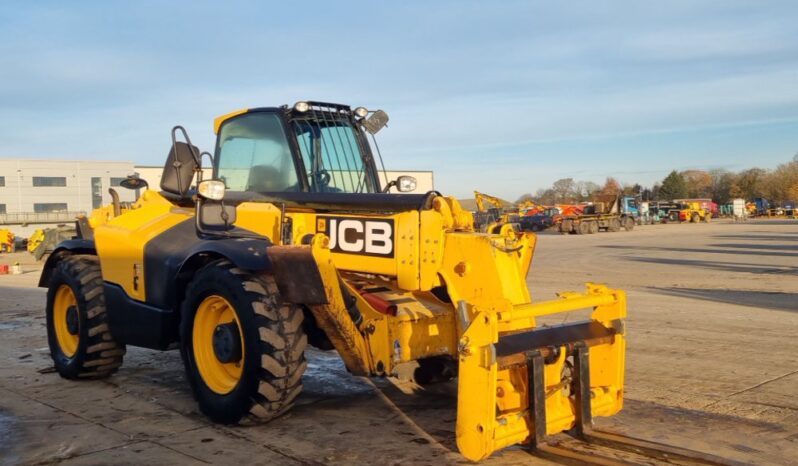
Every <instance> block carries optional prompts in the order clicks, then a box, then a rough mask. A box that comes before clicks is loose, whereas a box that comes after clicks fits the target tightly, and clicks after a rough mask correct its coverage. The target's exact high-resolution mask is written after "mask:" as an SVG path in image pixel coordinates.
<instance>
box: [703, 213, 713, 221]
mask: <svg viewBox="0 0 798 466" xmlns="http://www.w3.org/2000/svg"><path fill="white" fill-rule="evenodd" d="M711 221H712V214H707V215H706V216H705V217H704V222H706V223H710V222H711Z"/></svg>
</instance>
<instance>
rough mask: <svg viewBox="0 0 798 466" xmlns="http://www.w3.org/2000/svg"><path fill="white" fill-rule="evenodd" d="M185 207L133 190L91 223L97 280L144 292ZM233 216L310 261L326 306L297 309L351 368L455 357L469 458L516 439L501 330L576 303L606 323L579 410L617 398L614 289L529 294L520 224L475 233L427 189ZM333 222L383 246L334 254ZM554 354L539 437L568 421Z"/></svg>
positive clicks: (469, 221)
mask: <svg viewBox="0 0 798 466" xmlns="http://www.w3.org/2000/svg"><path fill="white" fill-rule="evenodd" d="M194 214H195V211H194V209H191V208H187V207H180V206H177V205H175V204H174V203H172V202H170V201H169V200H167V199H166V198H164V197H163V196H162V195H160V194H158V193H156V192H154V191H145V192H144V193H143V195H142V196H141V198H140V199H139V200H137V201H136V202H135V203H134V204H133V205H132V206H131V208H130V209H129V210H127V211H126V212H124V213H123V214H122V215H120V216H117V217H107V218H104V219H103V221H102V222H98V224H97V226H96V227H95V231H94V235H95V242H96V244H97V248H98V251H99V252H100V253H99V256H100V261H101V265H102V271H103V278H104V279H105V280H106V281H107V282H110V283H115V284H118V285H119V286H121V287H122V288H123V289H124V291H125V292H126V293H127V294H128V296H130V297H131V298H133V299H135V300H138V301H142V302H146V300H147V296H146V294H145V286H143V277H144V276H145V275H146V273H147V271H146V270H144V269H143V267H144V247H145V245H146V244H147V243H148V241H150V240H152V239H153V238H156V237H157V236H158V235H160V234H162V233H164V232H165V231H166V230H168V229H170V228H172V227H174V226H175V225H177V224H179V223H181V222H184V221H186V220H187V219H192V218H193V216H194ZM236 218H237V220H236V226H238V227H240V228H245V229H246V230H249V231H251V232H255V233H258V234H260V235H263V236H266V237H268V238H270V239H271V241H272V242H273V243H274V245H275V247H278V246H279V247H280V248H289V249H291V250H292V251H293V252H299V253H300V254H305V255H306V256H305V257H308V258H310V259H311V260H312V261H313V262H314V263H315V265H316V267H317V268H318V270H319V275H320V277H321V281H322V283H323V286H324V294H325V295H326V301H327V303H326V304H317V305H311V306H309V308H310V311H311V312H312V313H313V315H314V317H315V320H316V322H317V324H318V325H319V327H321V328H322V329H323V330H324V331H325V333H326V334H327V336H328V337H329V339H330V341H331V342H332V343H333V345H334V346H335V348H336V349H337V350H338V353H339V354H340V355H341V357H342V359H343V360H344V362H345V364H346V366H347V368H348V369H349V370H350V371H351V372H352V373H353V374H357V375H366V376H368V375H391V374H396V373H397V369H398V367H399V366H400V365H402V364H405V363H409V362H413V361H419V360H423V359H425V358H431V357H445V358H450V359H451V360H452V361H455V362H456V364H457V366H458V367H459V382H458V401H457V404H458V408H457V411H458V412H457V426H456V432H457V445H458V448H459V449H460V451H461V452H462V454H463V455H464V456H465V457H466V458H468V459H470V460H480V459H483V458H486V457H487V456H489V455H490V454H491V453H492V452H494V451H496V450H498V449H501V448H504V447H506V446H509V445H514V444H519V443H526V442H529V441H530V436H531V435H532V434H531V433H532V432H534V425H533V422H534V421H533V419H532V416H531V415H530V409H529V402H528V399H529V387H528V386H527V385H528V382H527V380H529V378H528V374H527V369H526V365H524V364H523V363H521V362H519V361H522V360H521V359H518V358H516V359H517V360H514V359H513V357H501V358H497V356H496V345H497V344H499V343H500V342H501V341H502V339H503V338H505V337H506V336H509V335H515V334H518V333H519V332H529V331H531V330H534V329H536V328H538V327H537V322H536V320H537V319H538V318H539V317H541V316H546V315H551V314H559V313H564V312H570V311H576V310H584V309H587V310H592V314H591V316H590V319H591V320H592V321H594V322H598V323H601V324H602V325H603V326H605V327H607V328H615V329H618V331H617V332H616V333H615V334H614V335H613V336H612V338H605V339H603V340H601V341H594V342H592V344H591V348H590V353H589V358H590V376H591V395H592V408H591V410H592V414H593V416H609V415H612V414H615V413H617V412H618V411H619V410H620V409H621V407H622V404H623V372H624V332H623V327H622V325H621V326H620V327H619V322H622V321H623V319H624V318H625V316H626V301H625V295H624V293H623V292H621V291H618V290H611V289H608V288H606V287H603V286H598V285H591V284H588V287H587V290H586V292H584V293H572V292H566V293H561V294H560V296H559V298H558V299H555V300H553V301H544V302H537V303H533V301H532V299H531V296H530V293H529V290H528V287H527V283H526V278H527V273H528V271H529V268H530V265H531V261H532V256H533V253H534V249H535V243H536V237H535V235H534V234H532V233H521V232H517V231H516V230H514V229H513V228H512V226H511V225H503V226H500V227H499V228H498V233H495V234H488V233H478V232H475V231H474V229H473V218H472V215H471V213H469V212H465V211H463V210H462V209H461V207H460V205H459V203H458V202H457V201H456V200H455V199H453V198H450V197H443V196H437V197H435V198H434V199H433V200H432V203H431V208H428V209H420V210H408V211H402V212H395V213H346V214H337V213H325V214H320V213H317V212H313V211H310V210H309V209H304V210H303V209H299V208H294V209H291V208H286V209H285V212H283V211H282V210H281V208H278V207H277V206H275V205H273V204H269V203H257V202H245V203H242V204H239V205H238V206H237V210H236ZM284 219H285V220H284ZM347 219H348V220H357V221H361V222H368V221H369V220H379V221H390V222H392V225H393V242H394V249H393V252H392V254H391V255H389V256H386V255H363V254H355V253H346V252H342V251H340V250H335V251H334V250H333V249H332V246H331V239H332V238H331V236H332V235H333V234H334V230H333V225H339V224H340V222H342V221H344V220H347ZM288 220H290V225H291V235H290V237H291V238H292V243H291V244H282V243H281V241H280V238H282V237H283V236H282V235H281V234H280V232H281V227H282V223H281V222H283V221H288ZM363 224H365V225H367V223H363ZM377 234H381V233H377ZM307 238H311V240H310V241H307ZM308 243H309V244H308ZM342 285H343V286H342ZM441 290H445V294H446V296H448V298H445V297H442V295H441V293H440V291H441ZM344 293H347V294H349V295H351V296H353V297H354V298H355V305H356V306H357V309H358V310H359V312H360V314H361V315H362V317H363V319H362V321H361V322H359V323H357V324H356V323H355V322H354V321H353V319H352V318H350V314H348V311H347V307H346V304H345V303H346V300H345V296H344ZM375 300H377V301H376V302H386V303H389V304H392V305H394V306H395V313H393V314H392V313H386V312H384V310H383V311H381V310H380V309H377V308H376V307H375V306H374V305H372V303H373V302H375ZM212 304H213V305H218V304H219V303H209V304H208V307H209V310H208V313H207V314H208V316H207V317H208V324H207V325H206V326H205V327H207V328H208V329H210V328H212V327H213V326H215V325H216V324H217V323H218V322H222V321H224V322H227V321H230V319H231V318H232V317H231V316H230V315H226V314H224V312H221V313H220V312H215V311H213V312H212V309H210V308H211V307H213V306H212ZM205 327H203V328H205ZM194 337H195V339H200V340H202V339H203V338H204V339H205V340H202V341H206V340H207V338H208V336H207V335H204V336H203V335H195V336H194ZM206 342H207V341H206ZM547 350H552V349H551V348H548V349H547ZM568 354H569V347H568V345H566V344H564V345H563V346H562V347H561V348H560V352H559V356H558V357H557V358H555V359H553V360H550V361H548V362H547V364H546V366H545V374H544V380H545V391H546V400H545V409H546V428H545V431H546V432H547V433H548V434H554V433H557V432H561V431H563V430H567V429H569V428H571V427H573V426H574V423H575V422H576V415H575V408H574V399H573V396H572V395H569V394H568V391H567V390H565V389H564V386H565V384H567V381H565V380H564V379H563V375H562V374H563V371H564V368H565V366H566V365H567V364H568V363H567V357H568ZM513 361H515V362H513ZM206 369H207V371H206V372H208V374H207V377H208V379H206V380H212V382H213V383H209V386H213V387H216V388H215V390H217V391H218V392H219V393H224V392H225V391H226V390H228V389H229V387H230V383H231V381H234V380H235V378H236V377H238V376H239V374H238V373H237V372H236V368H231V367H226V368H225V367H212V365H211V364H209V365H208V367H207V368H206ZM203 377H205V374H203Z"/></svg>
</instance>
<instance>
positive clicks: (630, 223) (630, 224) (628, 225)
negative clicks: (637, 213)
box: [623, 217, 635, 231]
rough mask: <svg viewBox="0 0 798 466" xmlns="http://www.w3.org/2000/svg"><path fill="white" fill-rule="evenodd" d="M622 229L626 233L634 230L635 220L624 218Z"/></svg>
mask: <svg viewBox="0 0 798 466" xmlns="http://www.w3.org/2000/svg"><path fill="white" fill-rule="evenodd" d="M623 228H624V229H625V230H626V231H632V230H634V229H635V219H633V218H632V217H626V218H624V219H623Z"/></svg>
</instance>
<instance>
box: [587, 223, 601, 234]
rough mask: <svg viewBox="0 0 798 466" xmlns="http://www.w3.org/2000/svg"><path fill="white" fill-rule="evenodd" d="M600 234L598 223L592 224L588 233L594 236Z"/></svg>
mask: <svg viewBox="0 0 798 466" xmlns="http://www.w3.org/2000/svg"><path fill="white" fill-rule="evenodd" d="M598 232H599V224H598V222H590V230H589V231H588V233H590V234H591V235H593V234H595V233H598Z"/></svg>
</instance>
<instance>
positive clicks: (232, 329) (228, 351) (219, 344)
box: [213, 322, 241, 363]
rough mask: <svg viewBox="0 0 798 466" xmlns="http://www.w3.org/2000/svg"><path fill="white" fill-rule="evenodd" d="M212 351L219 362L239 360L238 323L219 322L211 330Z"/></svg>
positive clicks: (239, 339) (239, 336) (239, 340)
mask: <svg viewBox="0 0 798 466" xmlns="http://www.w3.org/2000/svg"><path fill="white" fill-rule="evenodd" d="M213 353H214V354H215V355H216V359H218V360H219V362H221V363H229V362H237V361H240V360H241V334H240V333H239V330H238V324H236V323H235V322H228V323H226V324H219V325H217V326H216V328H215V329H214V330H213Z"/></svg>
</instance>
